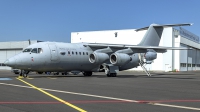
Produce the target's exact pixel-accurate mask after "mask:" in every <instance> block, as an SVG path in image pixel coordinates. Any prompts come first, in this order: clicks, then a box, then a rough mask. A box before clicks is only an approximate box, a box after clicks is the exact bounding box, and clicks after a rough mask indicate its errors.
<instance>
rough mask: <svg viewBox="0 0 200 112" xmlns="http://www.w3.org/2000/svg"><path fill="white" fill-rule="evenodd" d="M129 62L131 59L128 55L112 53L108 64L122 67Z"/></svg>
mask: <svg viewBox="0 0 200 112" xmlns="http://www.w3.org/2000/svg"><path fill="white" fill-rule="evenodd" d="M131 60H132V58H131V57H130V56H129V55H128V54H123V53H113V54H111V55H110V63H111V64H113V65H117V66H121V65H124V64H126V63H128V62H130V61H131Z"/></svg>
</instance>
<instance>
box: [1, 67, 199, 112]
mask: <svg viewBox="0 0 200 112" xmlns="http://www.w3.org/2000/svg"><path fill="white" fill-rule="evenodd" d="M151 74H152V76H150V77H148V76H146V75H145V73H144V72H130V71H124V72H120V73H119V74H118V76H117V77H107V76H106V75H105V74H104V73H94V75H93V76H91V77H84V76H83V75H82V74H79V75H59V76H54V75H44V74H43V75H40V74H35V73H34V72H32V73H30V74H29V78H17V76H18V75H15V74H13V73H11V72H10V71H0V111H1V112H47V111H48V112H77V111H82V112H84V111H87V112H172V111H173V112H188V111H200V72H197V71H195V72H176V73H166V72H156V73H151Z"/></svg>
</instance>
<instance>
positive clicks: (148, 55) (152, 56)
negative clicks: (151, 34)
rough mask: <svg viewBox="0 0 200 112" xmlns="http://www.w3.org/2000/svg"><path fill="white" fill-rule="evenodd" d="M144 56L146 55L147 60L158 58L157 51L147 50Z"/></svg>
mask: <svg viewBox="0 0 200 112" xmlns="http://www.w3.org/2000/svg"><path fill="white" fill-rule="evenodd" d="M144 57H145V59H146V61H147V62H148V61H152V60H154V59H156V58H157V53H156V52H146V53H145V54H144Z"/></svg>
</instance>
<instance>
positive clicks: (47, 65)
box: [5, 24, 192, 77]
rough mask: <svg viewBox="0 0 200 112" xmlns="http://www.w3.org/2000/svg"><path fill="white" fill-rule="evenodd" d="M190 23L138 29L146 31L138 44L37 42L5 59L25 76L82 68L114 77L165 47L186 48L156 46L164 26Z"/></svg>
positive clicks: (172, 25) (169, 25)
mask: <svg viewBox="0 0 200 112" xmlns="http://www.w3.org/2000/svg"><path fill="white" fill-rule="evenodd" d="M185 25H192V24H168V25H158V24H151V25H150V26H149V27H144V28H140V29H137V30H136V31H141V30H147V29H148V30H147V32H146V34H145V35H144V37H143V39H142V41H141V42H140V43H139V44H138V45H122V44H105V43H61V42H39V43H36V44H32V45H30V46H28V47H27V48H25V49H24V50H23V51H22V52H21V53H20V54H17V55H15V56H14V57H11V58H9V59H7V60H6V61H5V64H6V65H7V66H10V67H12V68H17V69H21V71H22V72H21V73H20V75H22V76H24V77H27V75H28V73H29V71H37V72H38V73H41V72H47V71H48V72H67V71H81V72H82V73H83V75H84V76H91V75H92V72H105V74H106V75H107V76H108V77H116V75H117V72H118V71H122V70H127V69H131V68H134V67H137V66H141V67H142V68H143V69H144V71H145V72H146V73H147V75H150V73H149V72H148V71H147V70H146V69H145V67H144V66H143V65H144V64H151V63H152V61H153V60H154V59H156V58H157V53H165V52H167V50H187V48H176V47H161V46H158V45H159V42H160V39H161V36H162V32H163V29H164V28H165V27H174V26H185Z"/></svg>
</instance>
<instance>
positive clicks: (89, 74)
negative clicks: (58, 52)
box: [83, 72, 92, 76]
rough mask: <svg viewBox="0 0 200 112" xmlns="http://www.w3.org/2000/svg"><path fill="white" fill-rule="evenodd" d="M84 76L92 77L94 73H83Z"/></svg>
mask: <svg viewBox="0 0 200 112" xmlns="http://www.w3.org/2000/svg"><path fill="white" fill-rule="evenodd" d="M83 75H84V76H92V72H83Z"/></svg>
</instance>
